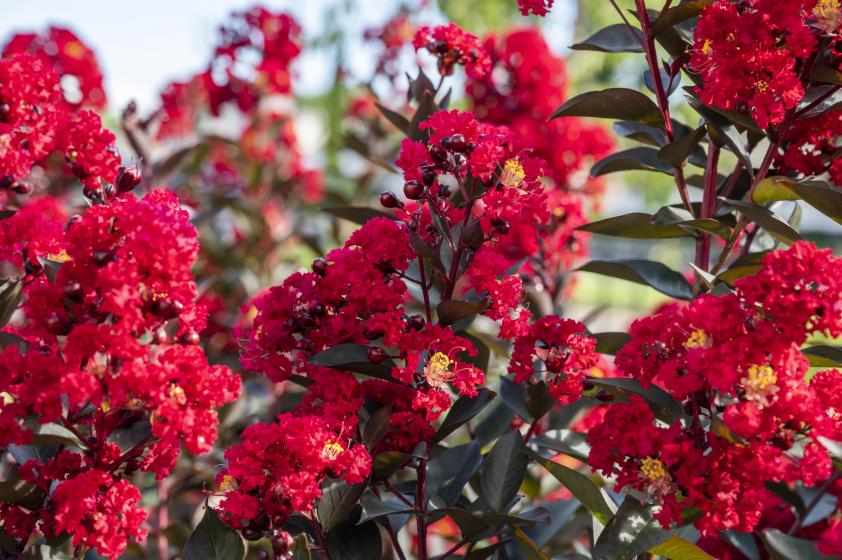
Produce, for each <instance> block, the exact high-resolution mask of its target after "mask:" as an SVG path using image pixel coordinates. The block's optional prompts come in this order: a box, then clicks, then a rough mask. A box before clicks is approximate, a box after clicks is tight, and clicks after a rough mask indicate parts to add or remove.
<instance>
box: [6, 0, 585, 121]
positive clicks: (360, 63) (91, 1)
mask: <svg viewBox="0 0 842 560" xmlns="http://www.w3.org/2000/svg"><path fill="white" fill-rule="evenodd" d="M341 1H342V0H296V1H290V0H265V1H264V2H263V4H264V5H266V6H267V7H270V8H275V9H285V10H289V11H291V12H292V13H293V14H295V16H296V17H297V18H298V20H299V21H300V22H301V24H302V25H303V27H304V29H305V33H306V34H311V35H312V34H315V33H318V32H319V30H320V29H321V28H322V25H323V23H322V18H323V16H324V11H325V9H326V8H328V7H329V6H331V5H336V4H338V3H340V2H341ZM464 1H482V0H464ZM512 2H514V0H512ZM255 3H256V0H201V1H195V0H186V1H185V0H181V1H179V0H143V1H141V2H121V1H105V0H70V1H68V0H26V1H17V2H8V3H6V5H5V6H4V8H5V9H4V13H3V17H2V18H0V38H2V40H3V41H5V40H6V38H7V37H8V36H9V35H10V34H11V33H13V32H15V31H29V30H34V29H42V28H44V27H45V26H46V25H48V24H50V23H54V24H59V25H66V26H69V27H70V28H72V29H73V30H74V31H76V32H77V33H79V34H80V35H81V37H82V38H83V39H84V40H85V41H86V42H87V43H89V44H90V45H91V46H92V47H93V48H94V49H95V50H96V51H97V54H98V55H99V58H100V63H101V64H102V66H103V67H104V68H103V71H104V74H105V77H106V89H107V92H108V94H109V98H110V101H111V105H112V110H114V109H119V108H121V107H123V106H124V105H125V104H126V103H127V102H128V101H129V100H130V99H132V98H135V99H137V100H138V101H139V102H140V103H141V107H142V108H145V109H151V108H152V104H153V103H154V102H155V100H156V99H157V94H158V91H160V89H161V88H162V86H164V85H165V84H166V83H167V82H169V81H170V80H172V79H179V78H181V79H184V78H187V77H189V76H190V75H191V74H192V73H194V72H196V71H198V70H199V69H201V68H202V67H203V65H204V64H206V62H207V60H208V56H209V54H210V49H211V48H212V44H213V42H214V41H215V38H216V29H217V26H218V25H219V24H220V23H221V22H223V21H225V19H226V17H227V15H228V14H229V13H230V12H231V11H233V10H238V9H244V8H247V7H249V6H251V5H253V4H255ZM396 3H397V2H396V0H358V2H357V4H358V5H359V6H362V7H363V10H361V11H360V13H358V14H356V13H355V14H354V16H355V17H354V18H353V19H352V20H350V21H348V22H347V24H346V26H347V28H348V30H349V32H354V31H355V30H356V31H359V32H360V33H361V32H362V30H363V29H365V28H367V27H370V26H371V25H375V24H378V23H382V22H383V21H384V20H385V19H386V18H387V17H388V16H389V15H390V14H391V13H392V12H393V11H394V7H395V5H396ZM558 4H561V5H560V6H558V7H557V8H556V10H554V13H553V17H552V19H551V21H550V22H549V24H550V25H549V29H548V33H547V35H548V39H549V40H550V42H551V43H552V44H553V45H554V46H555V47H556V48H563V47H564V46H566V45H568V44H570V37H569V33H570V29H571V28H572V18H571V17H570V16H571V14H570V8H569V7H568V4H569V3H566V2H560V3H558ZM422 18H423V19H424V20H425V21H434V20H435V18H436V16H435V14H434V13H427V14H422ZM350 49H351V51H352V52H349V53H348V57H347V60H348V61H349V62H350V63H351V65H352V67H354V69H355V70H357V71H359V72H360V73H361V75H364V74H365V73H366V72H367V70H369V65H370V64H371V57H370V56H369V55H368V54H367V53H366V52H365V51H364V50H363V49H362V47H361V46H359V45H351V46H350ZM297 69H298V83H297V87H298V91H300V92H302V93H317V92H319V91H321V90H322V89H323V88H325V87H326V86H327V84H329V83H330V80H331V63H330V60H329V59H328V58H326V56H325V54H324V53H319V52H316V53H312V52H311V53H310V54H305V56H304V57H303V58H302V59H300V60H299V62H298V65H297Z"/></svg>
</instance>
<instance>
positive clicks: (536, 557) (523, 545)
mask: <svg viewBox="0 0 842 560" xmlns="http://www.w3.org/2000/svg"><path fill="white" fill-rule="evenodd" d="M512 532H513V533H514V535H515V538H516V539H517V542H518V543H519V544H520V549H521V552H523V556H524V558H526V559H527V560H550V557H549V556H547V555H546V554H544V552H543V551H542V550H541V549H540V548H539V547H538V545H537V544H535V543H534V542H533V541H532V539H530V538H529V536H528V535H527V534H526V533H524V532H523V530H522V529H520V528H519V527H515V528H514V529H513V530H512Z"/></svg>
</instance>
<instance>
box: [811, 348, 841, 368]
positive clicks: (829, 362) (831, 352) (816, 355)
mask: <svg viewBox="0 0 842 560" xmlns="http://www.w3.org/2000/svg"><path fill="white" fill-rule="evenodd" d="M801 352H802V353H803V354H804V355H805V356H807V359H809V360H810V367H820V368H839V367H842V347H839V346H826V345H819V346H811V347H809V348H804V349H803V350H801Z"/></svg>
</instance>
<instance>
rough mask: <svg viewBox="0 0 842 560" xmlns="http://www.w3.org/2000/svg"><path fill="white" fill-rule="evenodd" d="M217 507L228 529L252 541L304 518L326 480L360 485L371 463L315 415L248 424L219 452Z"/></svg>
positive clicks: (286, 416)
mask: <svg viewBox="0 0 842 560" xmlns="http://www.w3.org/2000/svg"><path fill="white" fill-rule="evenodd" d="M225 458H226V459H227V460H228V466H227V467H226V468H225V469H224V470H223V471H222V472H220V474H219V476H218V482H219V484H220V487H221V489H222V490H223V491H224V497H223V499H222V502H221V503H220V505H219V508H220V511H221V517H222V519H224V520H225V521H226V522H227V523H228V524H229V525H231V526H232V527H235V528H237V529H244V534H246V535H247V536H249V537H250V538H252V537H255V538H256V537H258V536H259V535H260V534H261V533H262V532H264V531H267V530H268V529H269V528H270V525H271V526H272V527H274V528H275V529H276V530H280V529H281V527H283V525H284V523H286V520H287V518H288V517H289V515H290V514H292V513H293V512H302V513H309V512H310V511H311V510H312V507H313V503H314V502H315V501H316V500H317V499H319V498H320V497H321V495H322V491H321V487H320V485H321V483H322V482H323V481H324V480H325V478H327V477H334V478H341V479H343V480H344V481H345V482H348V483H349V484H354V483H357V482H362V481H363V480H365V479H366V477H367V476H368V474H369V471H370V469H371V457H370V456H369V455H368V451H367V450H366V449H365V447H364V446H362V445H356V444H353V443H351V442H349V441H348V439H347V438H345V437H342V436H341V435H338V434H337V433H336V432H335V431H334V430H333V429H331V427H330V426H329V425H328V424H327V422H326V421H325V419H324V418H322V417H321V416H319V415H294V414H282V415H280V416H279V417H278V422H277V423H276V424H265V423H261V424H254V425H252V426H249V427H248V428H246V429H245V430H244V431H243V434H242V441H241V442H240V443H239V444H237V445H236V446H234V447H232V448H230V449H229V450H228V451H226V452H225Z"/></svg>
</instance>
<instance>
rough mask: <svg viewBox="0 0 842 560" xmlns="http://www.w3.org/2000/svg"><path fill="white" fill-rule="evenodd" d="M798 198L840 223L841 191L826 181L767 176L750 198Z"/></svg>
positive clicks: (765, 200)
mask: <svg viewBox="0 0 842 560" xmlns="http://www.w3.org/2000/svg"><path fill="white" fill-rule="evenodd" d="M799 199H801V200H803V201H804V202H806V203H807V204H809V205H810V206H812V207H813V208H815V209H816V210H818V211H819V212H821V213H822V214H824V215H825V216H827V217H828V218H830V219H832V220H833V221H835V222H836V223H838V224H842V191H840V190H839V189H835V188H832V187H830V186H828V185H827V183H821V182H817V181H793V180H791V179H787V178H786V177H769V178H767V179H763V180H762V181H760V183H758V184H757V187H756V188H755V189H754V193H752V200H753V201H754V202H755V203H757V204H763V203H765V202H773V201H778V200H799Z"/></svg>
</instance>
